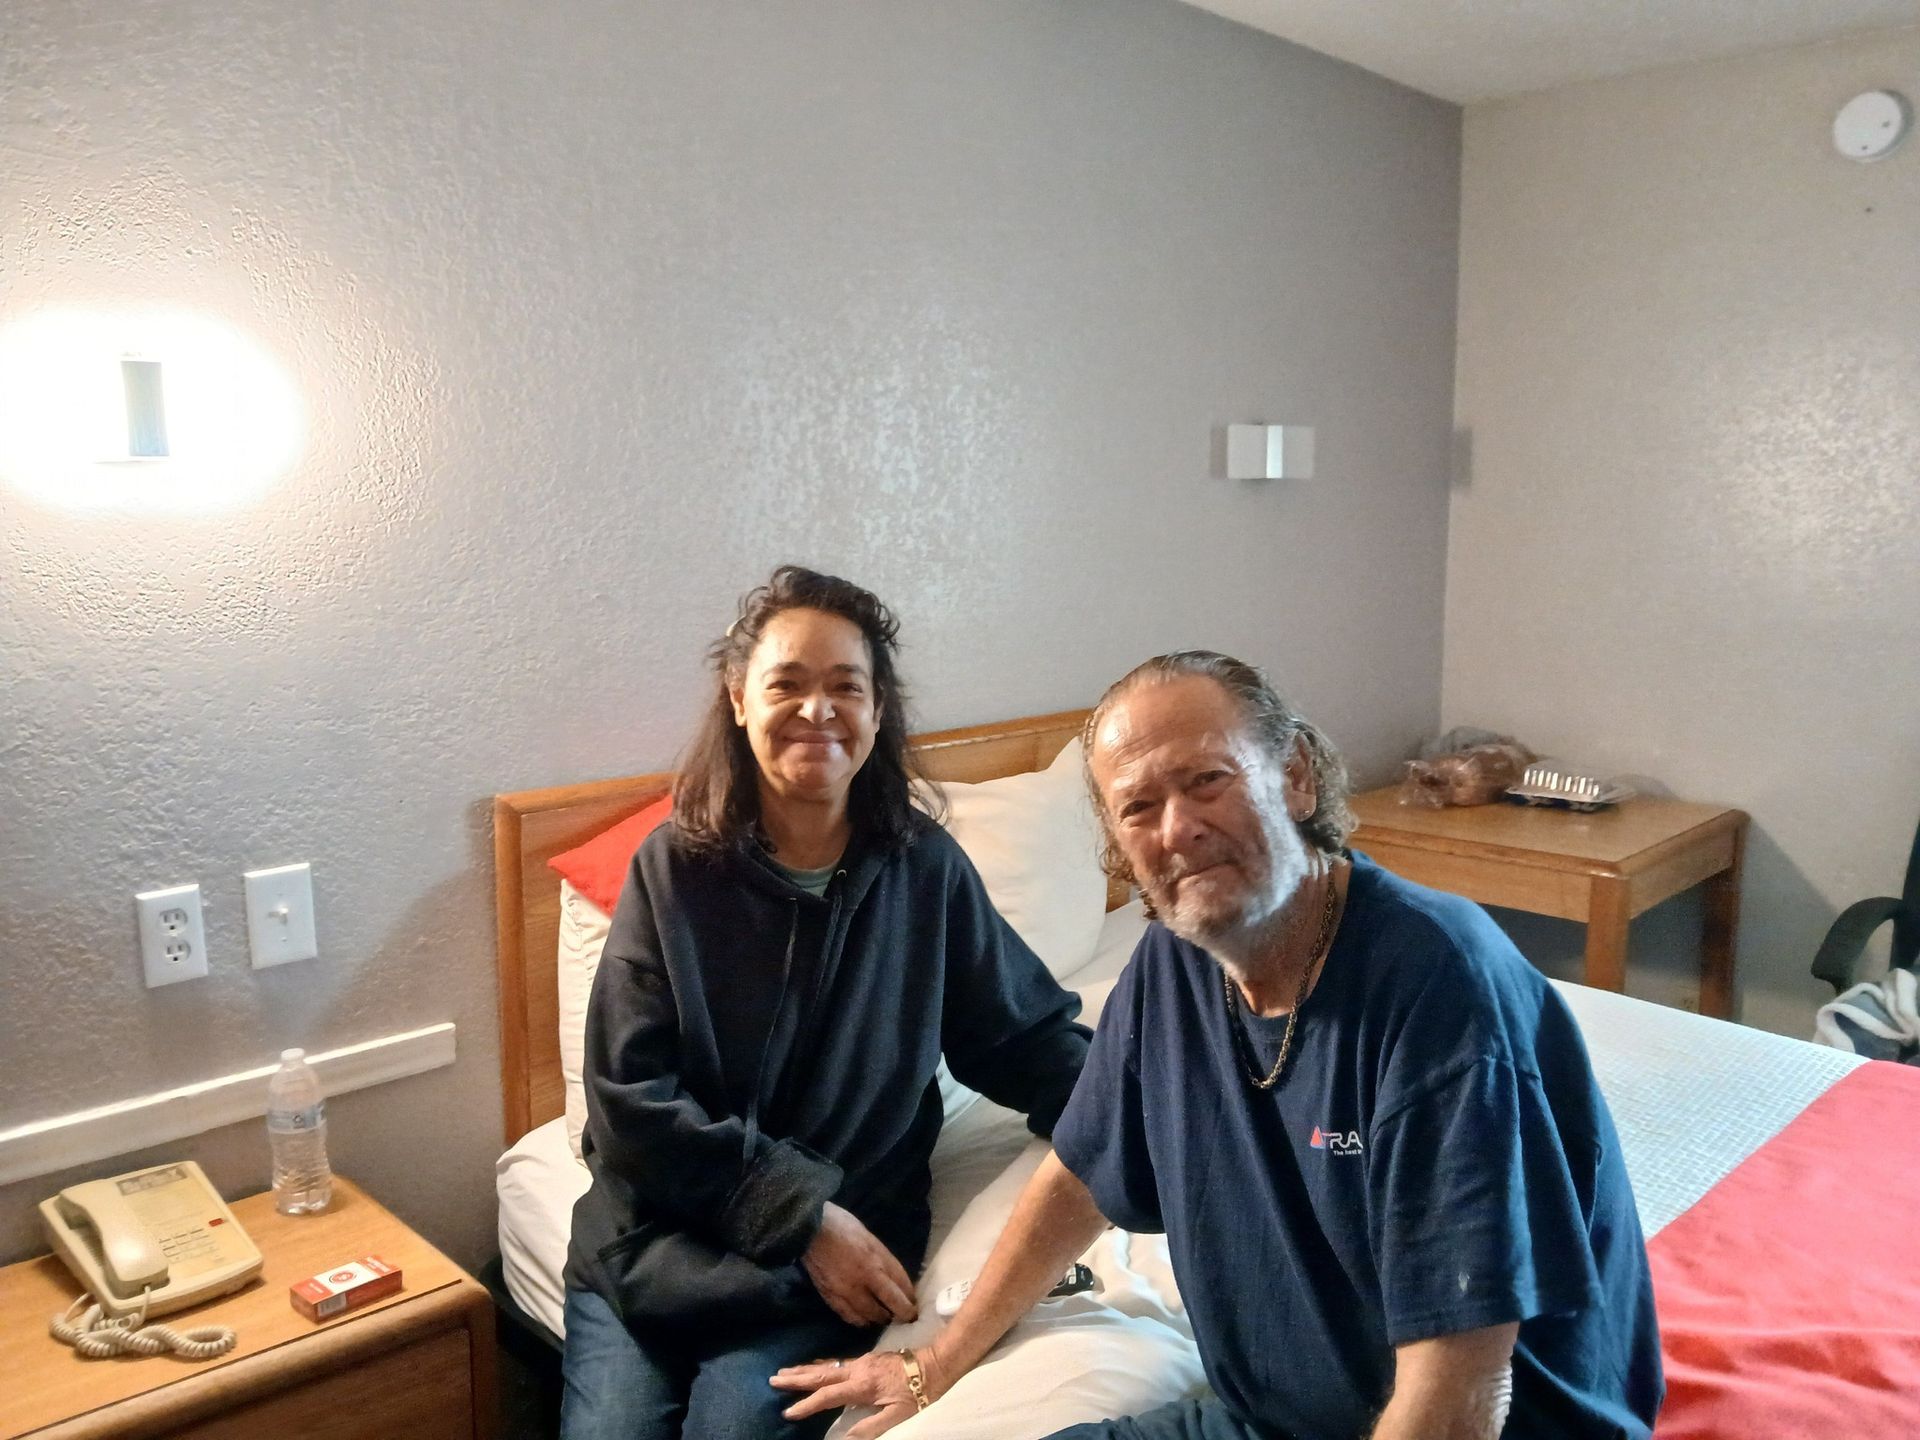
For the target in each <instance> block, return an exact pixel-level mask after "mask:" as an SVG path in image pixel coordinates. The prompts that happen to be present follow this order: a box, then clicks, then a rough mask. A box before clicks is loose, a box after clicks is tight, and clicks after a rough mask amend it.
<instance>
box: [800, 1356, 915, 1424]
mask: <svg viewBox="0 0 1920 1440" xmlns="http://www.w3.org/2000/svg"><path fill="white" fill-rule="evenodd" d="M923 1354H924V1352H923ZM923 1366H924V1361H923ZM932 1378H933V1377H932V1376H931V1375H929V1376H928V1380H929V1381H930V1382H931V1380H932ZM770 1383H771V1384H772V1385H773V1387H774V1389H776V1390H804V1391H809V1392H811V1393H809V1394H806V1395H802V1396H801V1397H800V1399H799V1400H797V1401H796V1402H795V1403H794V1404H792V1405H790V1406H788V1407H787V1409H786V1411H785V1412H784V1413H785V1415H786V1417H787V1419H789V1420H804V1419H806V1418H807V1417H808V1416H809V1415H818V1414H820V1413H821V1412H822V1411H823V1410H838V1409H840V1408H841V1407H842V1406H845V1405H872V1406H874V1407H876V1410H875V1413H874V1414H872V1415H869V1416H867V1418H866V1419H864V1420H862V1421H861V1422H860V1423H859V1424H858V1425H856V1426H854V1427H853V1428H852V1429H851V1430H849V1431H848V1432H847V1437H848V1440H868V1437H870V1436H874V1435H879V1434H881V1433H882V1432H884V1431H887V1430H891V1429H892V1428H893V1427H894V1426H896V1425H898V1424H899V1423H900V1422H901V1421H903V1420H911V1419H912V1418H913V1417H914V1416H915V1415H916V1414H918V1413H919V1408H920V1407H919V1406H917V1405H916V1404H914V1401H913V1392H912V1391H910V1390H908V1389H907V1367H906V1366H905V1365H904V1364H902V1363H901V1360H900V1357H899V1356H898V1355H897V1354H895V1353H894V1352H893V1351H891V1350H882V1351H876V1352H875V1353H874V1354H872V1355H862V1356H861V1357H860V1358H859V1359H858V1360H816V1361H814V1362H813V1363H812V1364H810V1365H789V1366H787V1368H786V1369H784V1370H782V1371H780V1372H779V1373H778V1374H777V1375H775V1376H774V1377H773V1378H772V1380H771V1382H770Z"/></svg>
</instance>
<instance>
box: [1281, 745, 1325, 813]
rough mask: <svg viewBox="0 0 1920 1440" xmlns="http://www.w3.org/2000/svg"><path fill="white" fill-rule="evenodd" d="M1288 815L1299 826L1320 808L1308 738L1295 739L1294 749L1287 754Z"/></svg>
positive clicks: (1317, 785) (1318, 788) (1318, 789)
mask: <svg viewBox="0 0 1920 1440" xmlns="http://www.w3.org/2000/svg"><path fill="white" fill-rule="evenodd" d="M1286 775H1287V813H1288V814H1289V815H1291V816H1292V817H1293V819H1294V822H1295V823H1296V824H1298V823H1299V822H1301V821H1303V820H1310V819H1312V818H1313V812H1314V811H1316V810H1318V809H1319V808H1320V786H1319V784H1318V783H1317V782H1316V781H1315V780H1314V776H1313V755H1312V753H1311V752H1310V751H1309V750H1308V749H1307V737H1306V736H1304V735H1296V736H1294V737H1293V747H1292V748H1291V749H1290V750H1288V752H1287V764H1286Z"/></svg>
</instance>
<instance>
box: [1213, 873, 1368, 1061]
mask: <svg viewBox="0 0 1920 1440" xmlns="http://www.w3.org/2000/svg"><path fill="white" fill-rule="evenodd" d="M1339 898H1340V886H1339V884H1338V883H1337V882H1336V881H1335V879H1334V874H1333V867H1332V866H1331V865H1329V866H1328V867H1327V903H1326V905H1325V907H1324V908H1323V909H1322V910H1321V912H1320V933H1319V935H1317V936H1316V937H1315V938H1314V942H1313V952H1312V953H1311V954H1310V955H1308V956H1307V964H1306V968H1305V969H1304V970H1302V971H1301V972H1300V984H1299V987H1298V988H1297V989H1295V991H1294V992H1293V1008H1292V1009H1291V1010H1289V1011H1287V1028H1286V1031H1285V1033H1284V1034H1282V1035H1281V1037H1280V1058H1279V1059H1278V1060H1275V1061H1274V1062H1273V1069H1271V1070H1269V1071H1268V1072H1267V1074H1266V1078H1265V1079H1262V1078H1261V1077H1260V1068H1259V1067H1260V1058H1259V1055H1258V1054H1257V1053H1256V1054H1254V1055H1253V1057H1252V1058H1253V1063H1252V1064H1251V1065H1248V1064H1247V1057H1246V1056H1244V1055H1242V1054H1241V1047H1242V1045H1245V1046H1246V1048H1247V1049H1248V1050H1252V1048H1253V1045H1252V1042H1251V1041H1248V1040H1244V1039H1243V1038H1242V1036H1241V1034H1240V996H1239V995H1238V993H1236V991H1235V987H1234V983H1233V977H1232V976H1231V975H1229V974H1227V973H1226V971H1225V970H1222V971H1221V972H1220V979H1221V981H1222V983H1224V984H1225V986H1226V988H1227V1028H1228V1029H1229V1030H1231V1031H1232V1032H1233V1052H1234V1057H1235V1059H1237V1060H1238V1061H1239V1062H1240V1063H1241V1065H1243V1066H1245V1073H1246V1077H1247V1079H1248V1080H1249V1081H1251V1082H1252V1084H1253V1088H1254V1089H1256V1090H1271V1089H1272V1088H1273V1087H1274V1086H1275V1085H1278V1084H1279V1083H1280V1072H1281V1071H1282V1070H1285V1069H1286V1068H1287V1054H1288V1052H1289V1051H1291V1050H1292V1049H1293V1027H1294V1025H1295V1023H1296V1022H1297V1021H1298V1020H1299V1018H1300V1007H1301V1005H1302V1004H1304V1003H1305V1002H1306V998H1307V986H1308V985H1309V984H1311V983H1312V981H1313V976H1314V972H1315V971H1316V970H1318V969H1319V968H1320V962H1321V961H1323V960H1325V959H1326V957H1327V944H1328V942H1329V941H1330V940H1332V938H1333V909H1334V905H1335V903H1336V902H1337V901H1338V900H1339Z"/></svg>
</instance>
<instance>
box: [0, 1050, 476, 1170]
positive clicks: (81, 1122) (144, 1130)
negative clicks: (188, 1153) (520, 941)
mask: <svg viewBox="0 0 1920 1440" xmlns="http://www.w3.org/2000/svg"><path fill="white" fill-rule="evenodd" d="M453 1037H454V1027H453V1022H452V1021H445V1022H443V1023H441V1024H439V1025H428V1026H426V1027H424V1028H422V1029H419V1030H407V1031H403V1032H401V1033H400V1034H397V1035H382V1036H380V1037H379V1038H378V1039H375V1040H364V1041H362V1042H361V1043H360V1044H358V1045H345V1046H342V1047H341V1048H340V1049H338V1050H326V1051H322V1052H321V1053H319V1054H317V1055H309V1056H308V1057H307V1059H308V1061H309V1063H311V1064H312V1066H313V1068H314V1069H315V1070H317V1071H319V1073H320V1088H321V1090H322V1091H323V1092H324V1093H325V1094H328V1095H343V1094H345V1093H346V1092H348V1091H349V1090H364V1089H365V1088H366V1087H367V1086H369V1085H383V1084H385V1083H386V1082H387V1081H389V1080H400V1079H404V1078H405V1077H406V1076H408V1075H418V1074H421V1073H422V1072H424V1071H427V1070H438V1069H439V1068H440V1067H442V1066H444V1065H451V1064H452V1063H453V1058H454V1045H453ZM278 1068H279V1062H278V1060H276V1061H275V1062H274V1063H273V1064H271V1065H261V1066H257V1067H255V1068H254V1069H252V1070H242V1071H239V1072H237V1073H236V1074H232V1075H222V1076H220V1077H219V1078H217V1079H214V1080H202V1081H200V1082H199V1083H197V1084H194V1085H182V1086H180V1087H179V1088H178V1089H176V1090H162V1091H160V1092H158V1093H157V1094H153V1095H140V1096H136V1097H135V1098H134V1099H131V1100H120V1101H116V1102H114V1103H113V1104H111V1105H100V1106H96V1107H95V1108H94V1109H91V1110H78V1111H75V1112H74V1113H73V1114H71V1115H57V1116H55V1117H53V1118H52V1119H50V1120H36V1121H34V1122H32V1123H31V1124H28V1125H19V1126H16V1127H14V1128H13V1129H11V1130H0V1185H9V1184H12V1183H13V1182H14V1181H16V1180H30V1179H32V1178H33V1177H34V1176H36V1175H47V1174H51V1173H52V1172H53V1171H55V1170H67V1169H71V1168H72V1167H73V1166H75V1165H85V1164H87V1163H89V1162H91V1161H94V1160H104V1159H106V1158H107V1157H108V1156H110V1155H124V1154H126V1153H127V1152H128V1151H132V1150H145V1149H149V1148H151V1147H152V1146H155V1145H161V1144H164V1143H166V1142H167V1141H169V1140H179V1139H182V1138H184V1137H186V1136H188V1135H199V1134H203V1133H204V1132H206V1131H208V1130H217V1129H219V1128H220V1127H221V1126H222V1125H231V1124H233V1123H235V1122H236V1121H240V1120H256V1119H259V1118H260V1117H262V1116H264V1115H265V1114H266V1113H267V1081H268V1080H269V1079H270V1078H271V1077H272V1075H273V1072H274V1071H275V1070H277V1069H278Z"/></svg>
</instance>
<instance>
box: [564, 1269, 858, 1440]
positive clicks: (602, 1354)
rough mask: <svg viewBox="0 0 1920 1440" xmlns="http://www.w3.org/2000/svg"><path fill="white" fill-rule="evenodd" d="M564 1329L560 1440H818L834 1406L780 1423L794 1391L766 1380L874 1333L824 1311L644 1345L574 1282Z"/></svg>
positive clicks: (852, 1350)
mask: <svg viewBox="0 0 1920 1440" xmlns="http://www.w3.org/2000/svg"><path fill="white" fill-rule="evenodd" d="M566 1327H567V1337H566V1347H565V1349H564V1351H563V1352H562V1356H561V1362H560V1373H561V1378H562V1381H563V1383H564V1385H565V1387H566V1388H565V1393H564V1394H563V1396H562V1398H561V1401H560V1440H676V1437H678V1440H758V1437H761V1436H766V1437H770V1440H817V1437H819V1436H821V1435H825V1434H826V1433H827V1427H828V1425H830V1424H831V1423H832V1422H833V1412H831V1411H829V1412H828V1413H827V1414H825V1415H816V1416H814V1417H813V1418H812V1419H810V1420H802V1421H799V1422H797V1423H796V1422H793V1421H790V1420H786V1419H784V1418H783V1417H782V1416H781V1414H780V1412H781V1411H782V1410H784V1409H785V1408H786V1407H787V1406H789V1405H791V1404H793V1403H794V1402H795V1401H797V1400H798V1399H799V1398H800V1396H799V1395H798V1394H795V1393H793V1392H791V1391H784V1390H776V1389H774V1388H773V1387H772V1386H771V1385H769V1384H768V1383H767V1379H768V1377H769V1376H771V1375H772V1374H773V1372H774V1371H776V1370H778V1369H780V1368H781V1367H782V1366H784V1365H797V1364H799V1363H801V1362H802V1361H806V1360H822V1359H827V1358H831V1357H839V1356H842V1355H864V1354H865V1353H866V1352H867V1351H868V1350H869V1349H870V1348H872V1345H873V1337H874V1336H875V1335H876V1334H877V1333H878V1332H877V1331H875V1330H863V1329H859V1328H856V1327H855V1326H852V1325H849V1324H847V1323H846V1322H845V1321H843V1320H840V1319H839V1318H837V1317H836V1316H833V1315H827V1316H825V1317H824V1318H822V1319H819V1320H804V1321H801V1322H800V1323H798V1324H794V1325H782V1326H777V1327H775V1328H772V1329H767V1330H760V1331H756V1332H755V1333H754V1334H753V1335H752V1336H751V1337H749V1338H748V1339H747V1340H746V1341H745V1342H743V1343H741V1344H738V1345H734V1346H731V1347H728V1346H714V1345H704V1344H686V1345H680V1344H675V1343H672V1342H661V1341H652V1340H649V1341H646V1342H642V1341H640V1340H637V1339H635V1338H634V1335H633V1333H632V1332H631V1331H630V1330H628V1329H627V1327H626V1325H625V1323H624V1322H622V1320H621V1319H620V1317H619V1316H618V1315H616V1314H615V1313H614V1311H613V1307H612V1306H611V1305H609V1304H607V1302H606V1301H605V1300H603V1299H601V1298H600V1297H599V1296H598V1295H596V1294H594V1293H593V1292H591V1291H588V1290H575V1289H574V1288H573V1287H572V1286H568V1287H567V1309H566Z"/></svg>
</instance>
